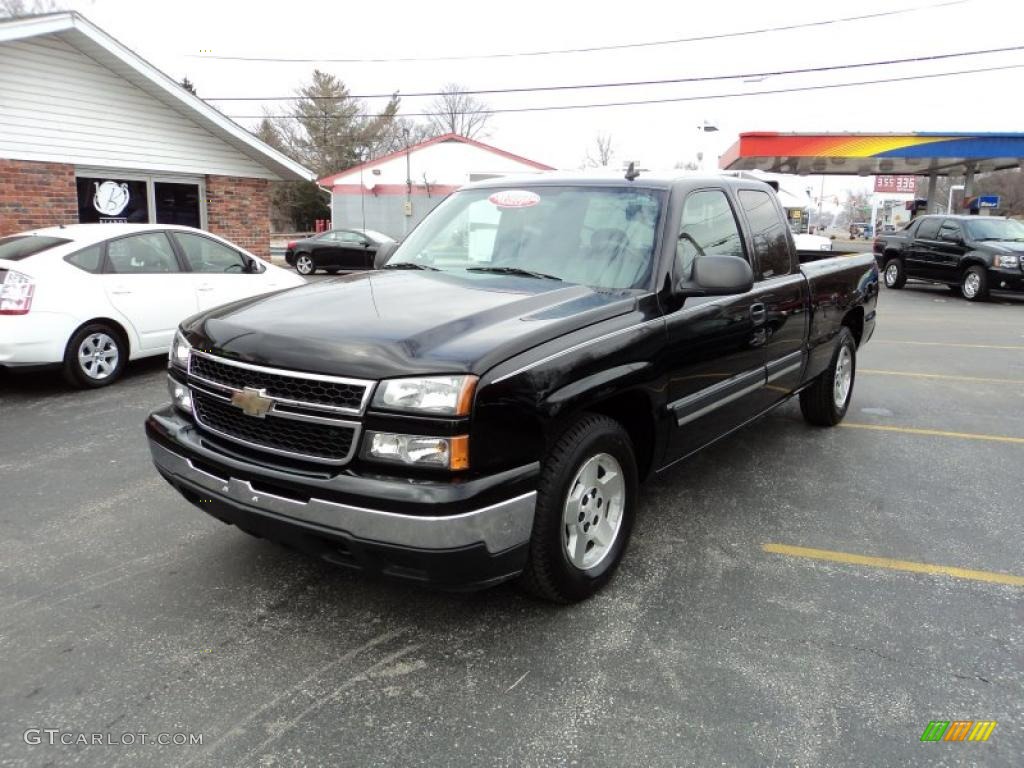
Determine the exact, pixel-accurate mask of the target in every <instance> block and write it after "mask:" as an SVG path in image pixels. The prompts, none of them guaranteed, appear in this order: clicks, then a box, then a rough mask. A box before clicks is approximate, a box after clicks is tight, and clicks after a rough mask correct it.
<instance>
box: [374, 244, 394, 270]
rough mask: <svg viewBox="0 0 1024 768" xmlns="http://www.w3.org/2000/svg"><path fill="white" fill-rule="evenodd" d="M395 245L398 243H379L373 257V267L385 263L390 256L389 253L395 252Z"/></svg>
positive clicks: (376, 267) (379, 266)
mask: <svg viewBox="0 0 1024 768" xmlns="http://www.w3.org/2000/svg"><path fill="white" fill-rule="evenodd" d="M397 247H398V243H381V244H380V246H379V247H378V248H377V253H376V254H375V255H374V257H373V268H374V269H380V268H381V267H383V266H384V265H385V264H387V263H388V259H390V258H391V254H393V253H394V252H395V249H396V248H397Z"/></svg>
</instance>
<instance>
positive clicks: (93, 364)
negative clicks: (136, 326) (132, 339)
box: [78, 332, 120, 381]
mask: <svg viewBox="0 0 1024 768" xmlns="http://www.w3.org/2000/svg"><path fill="white" fill-rule="evenodd" d="M119 358H120V353H119V352H118V351H117V342H116V341H114V339H113V338H111V337H110V335H109V334H106V333H102V332H97V333H90V334H89V335H88V336H86V337H85V338H84V339H83V340H82V343H81V344H79V345H78V365H79V366H80V367H81V369H82V373H84V374H85V375H86V376H88V377H89V378H90V379H93V380H94V381H103V379H105V378H107V377H108V376H110V375H111V374H112V373H113V372H114V371H115V370H116V369H117V362H118V359H119Z"/></svg>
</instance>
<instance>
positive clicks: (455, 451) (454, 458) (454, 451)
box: [363, 432, 469, 470]
mask: <svg viewBox="0 0 1024 768" xmlns="http://www.w3.org/2000/svg"><path fill="white" fill-rule="evenodd" d="M363 458H366V459H374V460H376V461H386V462H389V463H391V464H404V465H406V466H415V467H436V468H438V469H453V470H461V469H469V436H468V435H459V436H457V437H428V436H426V435H396V434H394V433H392V432H367V433H366V437H365V438H364V439H363Z"/></svg>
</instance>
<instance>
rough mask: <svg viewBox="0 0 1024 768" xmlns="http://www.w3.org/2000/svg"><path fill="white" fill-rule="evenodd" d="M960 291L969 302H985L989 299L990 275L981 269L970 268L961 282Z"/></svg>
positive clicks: (976, 267)
mask: <svg viewBox="0 0 1024 768" xmlns="http://www.w3.org/2000/svg"><path fill="white" fill-rule="evenodd" d="M960 291H961V293H963V295H964V298H965V299H967V300H968V301H984V300H985V299H987V298H988V275H986V274H985V270H984V269H983V268H981V267H978V266H974V267H968V268H967V271H966V272H964V276H963V278H962V279H961V281H960Z"/></svg>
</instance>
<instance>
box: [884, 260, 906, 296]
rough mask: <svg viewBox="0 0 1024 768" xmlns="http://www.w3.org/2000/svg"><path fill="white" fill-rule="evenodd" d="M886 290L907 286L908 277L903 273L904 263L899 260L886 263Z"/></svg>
mask: <svg viewBox="0 0 1024 768" xmlns="http://www.w3.org/2000/svg"><path fill="white" fill-rule="evenodd" d="M882 274H883V276H884V278H885V287H886V288H895V289H899V288H902V287H903V286H904V285H906V284H907V276H906V274H905V273H904V272H903V262H902V261H900V260H899V259H889V260H888V261H887V262H885V269H884V270H883V273H882Z"/></svg>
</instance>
